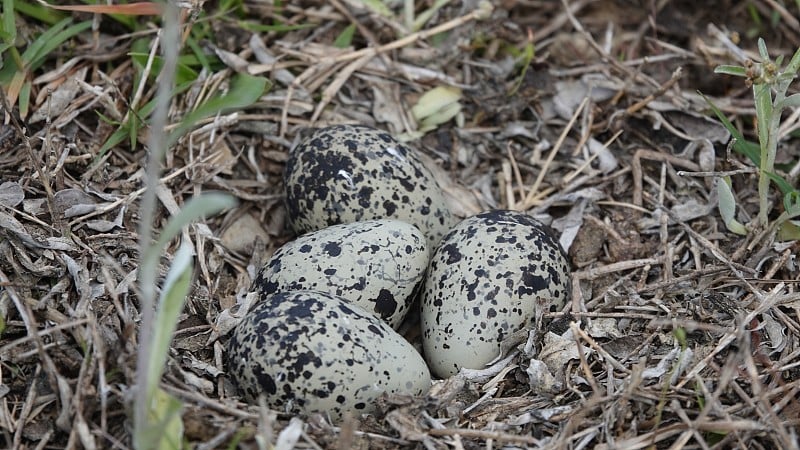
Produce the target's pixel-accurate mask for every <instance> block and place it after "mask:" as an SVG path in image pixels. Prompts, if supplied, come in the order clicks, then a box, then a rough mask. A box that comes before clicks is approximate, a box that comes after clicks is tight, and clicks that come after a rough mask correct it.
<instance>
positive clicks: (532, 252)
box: [227, 125, 570, 420]
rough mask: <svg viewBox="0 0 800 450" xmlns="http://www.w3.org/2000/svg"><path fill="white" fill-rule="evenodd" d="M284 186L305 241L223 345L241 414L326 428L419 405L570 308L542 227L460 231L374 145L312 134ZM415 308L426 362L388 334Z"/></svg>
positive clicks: (282, 258) (506, 215) (425, 187)
mask: <svg viewBox="0 0 800 450" xmlns="http://www.w3.org/2000/svg"><path fill="white" fill-rule="evenodd" d="M284 185H285V189H286V207H287V210H288V213H289V214H288V219H289V223H290V225H291V227H292V228H293V229H294V231H295V232H296V233H298V234H301V236H300V237H298V238H297V239H296V240H294V241H292V242H289V243H288V244H286V245H284V246H283V247H282V248H280V249H279V250H278V251H277V252H276V253H275V254H274V255H273V256H272V258H270V260H269V261H268V262H267V263H266V264H265V265H264V267H263V268H262V269H261V271H260V273H259V274H258V277H257V279H256V280H255V282H254V283H253V290H254V291H256V292H258V294H259V296H260V300H259V302H258V304H257V305H256V306H255V307H254V308H253V309H252V310H251V311H249V312H248V313H247V315H246V317H245V318H244V320H243V321H242V322H241V323H240V324H239V325H238V326H237V327H236V329H235V330H234V332H233V335H232V337H231V339H230V341H229V344H228V352H227V355H228V371H229V374H230V376H231V379H232V380H233V381H234V382H235V383H236V384H237V385H238V386H239V388H240V390H241V391H242V393H243V395H244V397H245V398H246V399H248V400H250V401H255V400H256V399H257V398H258V397H259V396H262V395H263V396H264V398H265V399H266V401H267V405H268V406H270V407H272V408H276V409H281V410H284V411H286V412H291V413H312V412H323V413H327V414H329V415H330V416H331V418H333V419H334V420H337V419H339V418H340V417H341V416H342V415H343V414H345V413H351V414H359V413H370V412H373V411H374V408H375V405H376V400H377V399H378V398H379V397H380V396H381V395H383V394H384V393H402V394H411V395H422V394H424V393H425V392H426V391H427V389H428V386H429V385H430V380H431V371H432V372H433V374H434V375H437V376H440V377H447V376H450V375H453V374H455V373H457V372H458V370H460V369H461V368H473V369H477V368H481V367H483V366H484V365H485V364H486V363H487V362H489V361H491V360H492V359H494V358H495V357H496V356H497V355H498V353H499V352H500V343H501V341H502V340H503V339H504V338H505V337H506V336H508V335H509V334H511V333H513V332H515V331H518V330H520V329H522V328H523V327H526V326H531V325H534V324H535V323H536V321H537V318H539V317H541V314H542V313H543V312H544V311H547V310H550V309H554V308H560V307H562V306H563V305H564V303H565V301H566V299H567V297H568V294H569V292H568V291H569V286H570V281H569V273H570V272H569V265H568V263H567V260H566V256H565V255H564V252H563V250H562V249H561V247H560V246H559V244H558V240H557V239H556V238H555V237H554V235H553V233H552V231H551V230H550V229H549V228H548V227H546V226H544V225H542V224H541V223H539V222H537V221H536V220H534V219H533V218H531V217H530V216H528V215H526V214H524V213H521V212H515V211H489V212H485V213H481V214H478V215H476V216H473V217H469V218H467V219H465V220H463V221H462V222H460V223H458V224H456V221H455V219H454V218H453V216H452V214H451V213H450V211H449V209H448V207H447V204H446V202H445V199H444V195H443V193H442V191H441V189H440V188H439V186H438V184H437V183H436V181H435V179H434V178H433V176H432V175H431V173H430V172H429V171H428V169H427V168H426V167H425V166H424V165H423V164H422V162H421V161H420V160H419V159H418V158H417V157H416V156H415V155H414V152H413V151H412V150H411V149H410V148H409V147H407V146H405V145H403V144H401V143H399V142H398V141H396V140H395V139H394V138H393V137H392V136H391V135H389V134H387V133H385V132H383V131H379V130H376V129H373V128H369V127H365V126H352V125H337V126H332V127H328V128H324V129H320V130H318V131H316V132H315V133H314V134H313V135H311V136H310V137H309V138H308V139H306V140H305V141H304V142H303V143H301V144H300V145H298V146H297V147H296V148H295V149H294V150H293V151H292V152H291V154H290V155H289V159H288V160H287V163H286V171H285V173H284ZM303 233H305V234H303ZM418 295H419V297H420V298H421V305H422V311H421V317H422V344H423V349H424V353H425V358H424V359H423V357H422V356H421V355H420V354H419V353H418V352H417V351H416V350H415V349H414V347H413V346H412V345H411V344H410V343H409V342H408V341H406V340H405V339H404V338H403V337H402V336H400V335H399V334H398V333H397V332H396V331H395V329H397V328H398V327H399V325H400V324H401V322H402V320H403V318H404V317H405V315H406V313H407V312H408V311H409V309H410V307H411V305H412V303H413V301H414V299H415V298H416V297H417V296H418Z"/></svg>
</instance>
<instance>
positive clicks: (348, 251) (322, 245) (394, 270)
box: [253, 219, 428, 328]
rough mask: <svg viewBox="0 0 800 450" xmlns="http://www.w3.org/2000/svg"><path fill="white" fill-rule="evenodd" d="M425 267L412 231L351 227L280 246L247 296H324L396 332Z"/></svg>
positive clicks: (423, 246)
mask: <svg viewBox="0 0 800 450" xmlns="http://www.w3.org/2000/svg"><path fill="white" fill-rule="evenodd" d="M427 266H428V243H427V240H426V239H425V236H424V235H423V234H422V232H420V231H419V230H418V229H417V228H416V227H415V226H413V225H410V224H408V223H406V222H402V221H399V220H393V219H383V220H370V221H364V222H355V223H348V224H341V225H334V226H331V227H328V228H323V229H322V230H318V231H314V232H311V233H308V234H305V235H303V236H300V237H299V238H297V239H295V240H294V241H291V242H289V243H287V244H285V245H284V246H283V247H281V248H280V249H278V251H277V252H275V254H274V255H272V257H271V258H270V259H269V261H267V263H266V264H265V265H264V267H263V268H262V269H261V271H260V272H259V274H258V277H257V278H256V280H255V283H254V284H253V290H257V291H258V292H259V294H260V295H261V298H262V300H263V299H264V298H266V297H268V296H270V295H272V294H274V293H276V292H288V291H298V290H315V291H322V292H327V293H329V294H333V295H336V296H338V297H342V298H343V299H345V300H348V301H350V302H352V303H355V304H357V305H358V306H361V307H362V308H364V309H366V310H367V311H371V312H372V313H374V314H375V315H376V316H378V317H380V318H382V319H383V320H384V321H386V323H388V324H389V325H390V326H392V328H397V327H398V326H399V325H400V323H401V322H402V320H403V318H404V317H405V315H406V313H407V312H408V310H409V307H410V306H411V303H412V301H413V299H414V295H415V294H416V292H417V288H418V286H419V285H421V283H422V279H423V276H424V275H425V270H426V269H427Z"/></svg>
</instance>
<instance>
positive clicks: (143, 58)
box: [129, 52, 198, 85]
mask: <svg viewBox="0 0 800 450" xmlns="http://www.w3.org/2000/svg"><path fill="white" fill-rule="evenodd" d="M129 54H130V56H131V59H133V61H134V62H136V63H137V64H138V65H139V66H140V67H142V69H144V67H145V65H146V64H147V59H148V58H149V57H150V55H149V54H148V53H139V52H131V53H129ZM163 66H164V59H163V58H161V57H160V56H154V57H153V65H152V66H151V68H150V74H149V75H150V76H149V78H150V79H151V80H155V79H156V77H157V76H158V74H159V73H161V68H162V67H163ZM197 76H198V73H197V71H196V70H194V69H192V68H191V67H189V66H188V65H187V64H185V63H183V62H182V61H181V60H180V59H179V61H178V66H177V67H176V72H175V84H176V85H183V84H186V83H192V82H194V80H196V79H197Z"/></svg>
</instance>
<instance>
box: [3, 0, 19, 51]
mask: <svg viewBox="0 0 800 450" xmlns="http://www.w3.org/2000/svg"><path fill="white" fill-rule="evenodd" d="M0 31H2V34H3V41H5V42H7V43H8V44H9V45H13V44H14V41H16V40H17V21H16V18H15V17H14V0H3V29H2V30H0Z"/></svg>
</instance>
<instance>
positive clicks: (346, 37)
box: [333, 23, 356, 48]
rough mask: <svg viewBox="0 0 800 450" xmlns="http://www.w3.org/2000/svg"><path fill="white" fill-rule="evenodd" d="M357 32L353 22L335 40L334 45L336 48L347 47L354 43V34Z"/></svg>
mask: <svg viewBox="0 0 800 450" xmlns="http://www.w3.org/2000/svg"><path fill="white" fill-rule="evenodd" d="M355 33H356V25H355V24H353V23H351V24H350V25H348V26H347V27H345V29H344V30H342V32H341V33H339V36H337V37H336V40H335V41H333V46H334V47H336V48H347V47H349V46H350V44H352V43H353V35H354V34H355Z"/></svg>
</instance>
